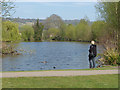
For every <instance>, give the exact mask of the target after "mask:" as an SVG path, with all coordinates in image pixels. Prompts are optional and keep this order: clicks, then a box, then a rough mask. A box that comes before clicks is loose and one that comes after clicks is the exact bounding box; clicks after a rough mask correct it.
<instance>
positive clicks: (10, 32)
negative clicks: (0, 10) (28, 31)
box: [2, 21, 21, 41]
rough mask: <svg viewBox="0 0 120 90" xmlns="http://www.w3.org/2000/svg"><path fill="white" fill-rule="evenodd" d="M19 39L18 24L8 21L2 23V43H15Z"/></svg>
mask: <svg viewBox="0 0 120 90" xmlns="http://www.w3.org/2000/svg"><path fill="white" fill-rule="evenodd" d="M20 39H21V38H20V33H19V29H18V24H16V23H13V22H10V21H5V22H2V41H17V40H20Z"/></svg>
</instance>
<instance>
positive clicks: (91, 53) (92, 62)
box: [89, 41, 97, 68]
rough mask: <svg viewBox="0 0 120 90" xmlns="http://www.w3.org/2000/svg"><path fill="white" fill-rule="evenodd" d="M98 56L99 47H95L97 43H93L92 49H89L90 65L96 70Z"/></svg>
mask: <svg viewBox="0 0 120 90" xmlns="http://www.w3.org/2000/svg"><path fill="white" fill-rule="evenodd" d="M96 55H97V46H96V45H95V41H91V45H90V49H89V65H90V68H95V57H96Z"/></svg>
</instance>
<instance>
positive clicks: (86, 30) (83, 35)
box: [76, 19, 91, 41]
mask: <svg viewBox="0 0 120 90" xmlns="http://www.w3.org/2000/svg"><path fill="white" fill-rule="evenodd" d="M90 36H91V29H90V26H89V25H88V22H87V21H86V20H85V19H81V20H80V23H79V24H77V26H76V40H85V41H86V40H91V37H90Z"/></svg>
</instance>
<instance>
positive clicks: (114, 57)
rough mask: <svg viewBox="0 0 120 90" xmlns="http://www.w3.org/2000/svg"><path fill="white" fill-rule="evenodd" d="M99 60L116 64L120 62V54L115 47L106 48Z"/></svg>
mask: <svg viewBox="0 0 120 90" xmlns="http://www.w3.org/2000/svg"><path fill="white" fill-rule="evenodd" d="M101 60H102V61H103V62H104V64H109V65H117V64H120V55H119V53H118V52H117V50H115V49H107V50H106V51H105V52H104V54H103V58H102V59H101Z"/></svg>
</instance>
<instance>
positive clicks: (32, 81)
mask: <svg viewBox="0 0 120 90" xmlns="http://www.w3.org/2000/svg"><path fill="white" fill-rule="evenodd" d="M2 85H3V88H118V75H117V74H112V75H90V76H68V77H20V78H3V80H2Z"/></svg>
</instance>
